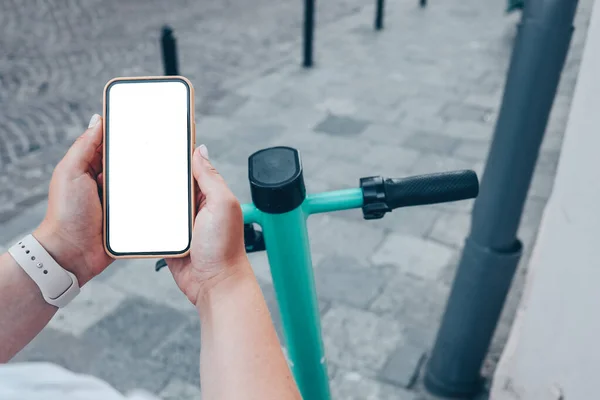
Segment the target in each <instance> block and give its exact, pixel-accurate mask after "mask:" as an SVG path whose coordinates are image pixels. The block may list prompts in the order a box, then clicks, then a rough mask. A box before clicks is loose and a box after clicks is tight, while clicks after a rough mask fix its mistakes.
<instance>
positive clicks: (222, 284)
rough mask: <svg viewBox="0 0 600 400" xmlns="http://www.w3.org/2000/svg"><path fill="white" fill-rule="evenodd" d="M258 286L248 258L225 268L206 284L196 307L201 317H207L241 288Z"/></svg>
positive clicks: (199, 294) (199, 295)
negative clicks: (213, 309)
mask: <svg viewBox="0 0 600 400" xmlns="http://www.w3.org/2000/svg"><path fill="white" fill-rule="evenodd" d="M248 283H251V284H252V283H253V284H258V282H257V281H256V277H255V276H254V272H253V271H252V267H251V266H250V262H249V261H248V259H247V258H246V259H245V260H240V261H239V262H236V263H234V264H231V265H229V266H227V267H225V268H223V272H222V273H220V274H219V275H217V276H215V277H214V278H213V279H211V280H210V281H207V282H205V283H204V285H203V288H202V290H200V291H198V296H197V298H196V302H195V306H196V309H197V310H198V312H199V313H200V317H201V318H202V317H203V315H207V314H208V313H209V312H210V309H212V308H213V307H214V306H215V305H216V304H218V303H220V302H222V301H223V300H224V299H228V298H230V296H231V294H232V293H233V292H235V291H236V290H237V289H238V288H239V287H243V286H246V285H247V284H248Z"/></svg>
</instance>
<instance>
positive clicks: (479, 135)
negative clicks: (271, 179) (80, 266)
mask: <svg viewBox="0 0 600 400" xmlns="http://www.w3.org/2000/svg"><path fill="white" fill-rule="evenodd" d="M318 3H319V9H318V21H317V22H318V29H317V35H316V66H315V68H314V69H312V70H310V71H306V70H302V69H301V68H299V63H300V61H299V57H298V55H299V54H300V43H299V39H300V25H301V20H300V18H301V15H302V9H301V4H300V2H298V1H291V0H283V1H278V2H270V1H266V0H255V1H252V2H245V1H241V0H239V1H234V0H223V1H218V2H203V1H191V0H178V1H171V2H167V1H159V0H144V1H142V0H138V1H132V0H129V1H127V2H123V1H117V0H108V1H107V0H105V1H100V0H93V1H92V0H87V1H83V0H62V1H49V0H48V1H42V0H37V1H28V2H23V1H17V0H13V1H3V2H0V49H2V52H1V53H0V223H2V227H3V229H2V230H1V231H0V244H2V243H3V244H8V243H9V242H10V241H11V240H12V239H13V238H15V237H17V236H19V235H20V234H21V233H24V232H27V231H29V230H30V229H31V228H32V227H33V226H35V224H37V223H38V222H39V220H40V219H41V217H42V216H43V213H44V210H45V203H44V199H45V197H46V194H47V182H48V180H49V176H50V173H51V171H52V167H53V165H54V164H55V163H56V162H57V160H58V159H59V158H60V157H61V156H62V154H64V151H65V150H66V148H67V147H68V146H69V144H70V143H71V142H72V140H73V139H74V138H75V137H76V136H77V135H78V134H79V133H80V132H81V131H82V129H83V127H84V125H85V123H86V122H87V119H88V118H89V117H90V116H91V114H92V113H93V112H99V111H100V110H101V93H102V87H103V85H104V83H105V82H106V81H107V80H109V79H110V78H112V77H114V76H122V75H145V74H151V75H156V74H160V73H161V64H160V58H159V49H158V45H157V43H158V34H159V29H160V26H161V25H162V24H164V23H170V24H172V25H173V26H174V28H175V32H176V36H177V37H178V41H179V44H180V48H179V51H180V54H181V70H182V73H183V74H184V75H186V76H188V77H189V78H190V79H191V80H192V82H193V83H194V85H195V87H196V93H197V99H196V100H197V102H196V104H197V113H198V121H197V123H198V130H197V131H198V139H197V142H198V143H206V144H207V145H208V147H209V150H210V152H211V157H212V158H213V159H214V160H215V161H214V162H215V165H216V167H217V168H218V169H219V170H220V171H221V173H222V174H223V175H224V177H225V178H226V180H227V181H228V182H229V184H230V186H231V188H232V189H233V191H234V192H235V193H236V195H238V196H239V198H240V200H241V201H242V202H246V201H249V193H248V185H247V182H246V158H247V156H248V155H249V154H251V153H252V152H253V151H255V150H257V149H260V148H263V147H265V146H271V145H277V144H284V145H291V146H294V147H297V148H298V149H299V150H301V152H302V156H303V161H304V166H305V177H306V180H307V186H308V189H309V191H321V190H327V189H337V188H343V187H355V186H356V185H357V184H358V178H359V177H361V176H366V175H369V174H381V175H387V176H403V175H408V174H416V173H424V172H434V171H443V170H449V169H456V168H473V169H475V170H476V171H477V172H478V173H479V174H481V172H482V169H483V165H484V162H485V158H486V153H487V149H488V147H489V144H490V139H491V134H492V132H493V127H494V123H495V120H496V116H497V114H498V108H499V103H500V100H501V95H502V88H503V83H504V77H505V72H506V67H507V63H508V60H509V56H510V51H511V45H512V39H513V38H514V35H515V30H516V24H517V21H518V16H517V15H516V14H515V15H508V16H507V15H506V14H504V12H503V7H504V6H505V4H504V3H503V2H502V1H488V2H483V1H477V0H465V1H444V2H431V3H432V4H431V5H430V6H429V8H428V9H425V10H422V9H419V8H418V6H417V1H415V0H389V1H388V4H387V15H386V28H385V30H384V31H382V32H374V31H373V30H372V27H371V24H372V19H373V5H372V4H370V3H372V2H367V3H368V4H366V3H365V2H363V1H359V0H336V1H326V2H325V1H324V2H318ZM591 4H592V0H581V1H580V7H579V8H580V10H579V13H578V16H577V21H576V31H575V36H574V38H573V46H572V50H571V53H570V56H569V59H568V61H567V64H566V67H565V72H564V74H563V78H562V81H561V87H560V90H559V93H558V96H557V98H556V102H555V106H554V110H553V113H552V116H551V122H550V125H549V128H548V131H547V136H546V139H545V141H544V144H543V149H542V152H541V154H540V160H539V163H538V167H537V170H536V174H535V177H534V180H533V183H532V187H531V191H530V196H529V199H528V202H527V205H526V209H525V214H524V217H523V221H522V228H521V231H520V237H521V238H522V240H523V241H524V243H525V246H526V249H527V250H529V249H531V246H532V244H533V240H534V238H535V233H536V229H537V226H538V223H539V220H540V218H541V214H542V211H543V208H544V205H545V202H546V200H547V198H548V196H549V194H550V191H551V188H552V183H553V177H554V173H555V169H556V164H557V162H558V157H559V152H560V146H561V141H562V134H563V130H564V127H565V124H566V119H567V116H568V110H569V105H570V100H571V95H572V91H573V88H574V83H575V80H576V77H577V70H578V66H579V61H580V57H581V53H582V47H583V43H584V41H585V30H586V27H587V22H588V17H589V10H590V8H591ZM471 205H472V202H469V201H467V202H461V203H454V204H448V205H440V206H428V207H420V208H412V209H402V210H397V211H394V212H393V213H392V214H389V215H388V216H387V217H386V218H385V219H383V220H380V221H369V222H366V221H362V219H361V215H360V212H358V211H352V212H350V211H347V212H340V213H337V214H330V215H320V216H314V217H311V220H310V222H309V224H310V234H311V242H312V249H313V258H314V262H315V274H316V280H317V288H318V293H319V297H320V300H321V302H322V307H321V310H322V321H323V332H324V340H325V346H326V351H327V358H328V361H329V369H330V375H331V385H332V391H333V393H334V396H335V398H340V399H367V398H369V399H417V398H422V396H425V395H424V394H422V388H421V386H420V383H419V380H418V379H416V383H415V378H416V377H417V375H418V370H419V367H420V366H422V364H423V361H424V357H425V354H426V353H427V351H428V349H429V348H430V346H431V344H432V340H433V338H434V335H435V333H436V329H437V325H438V322H439V318H440V316H441V313H442V312H443V306H444V304H445V301H446V297H447V294H448V288H449V285H450V284H451V281H452V278H453V272H454V267H455V265H456V261H457V257H458V255H459V252H460V247H461V243H462V241H463V239H464V237H465V236H466V234H467V230H468V226H469V219H470V208H471ZM527 253H528V251H526V254H527ZM250 257H251V262H252V264H253V266H254V268H255V271H256V274H257V276H258V278H259V280H260V281H261V284H262V287H263V290H264V293H265V296H266V298H267V300H268V303H269V306H270V307H271V309H272V313H273V317H274V320H275V322H276V325H277V327H278V329H280V324H279V318H278V315H277V309H276V303H275V299H274V293H273V288H272V285H271V278H270V275H269V270H268V263H267V260H266V255H265V254H264V253H257V254H252V255H251V256H250ZM526 261H527V257H524V260H523V263H522V268H521V269H520V272H519V274H518V276H517V278H516V282H515V285H514V289H513V291H512V293H511V296H510V299H509V302H508V306H507V307H506V310H505V313H504V316H503V319H502V322H501V324H500V327H499V329H498V333H497V335H496V338H495V341H494V344H493V345H492V349H491V352H490V356H489V357H488V362H487V364H486V370H485V371H486V374H487V375H488V376H489V375H490V373H491V371H492V369H493V366H494V365H495V361H496V359H497V358H498V356H499V354H500V352H501V349H502V346H503V344H504V341H505V339H506V336H507V333H508V329H509V327H510V322H511V321H512V316H513V314H514V310H515V307H516V303H517V301H518V298H519V294H520V290H521V286H522V279H523V275H524V272H525V270H526V268H525V267H526ZM152 264H153V263H152V262H151V261H147V260H145V261H142V260H133V261H127V262H117V263H116V265H114V266H113V267H111V268H110V269H108V270H107V271H106V272H105V273H104V274H103V275H101V276H100V277H98V278H97V279H96V280H95V281H93V282H91V283H89V284H88V285H86V287H85V290H84V291H83V292H82V294H81V295H80V296H79V297H78V298H77V299H76V300H75V301H74V303H73V304H72V305H70V306H69V307H68V308H67V309H65V310H62V311H61V312H60V313H59V314H58V315H57V317H56V318H55V319H54V320H53V321H52V322H51V324H50V326H49V327H48V328H47V329H46V330H44V331H43V332H42V333H41V334H40V335H39V336H38V338H36V339H35V340H34V341H33V342H32V343H31V345H30V346H28V347H27V348H26V349H25V350H24V351H23V352H22V353H21V354H20V355H19V356H18V357H17V360H40V359H43V360H50V361H55V362H58V363H60V364H62V365H64V366H66V367H68V368H71V369H73V370H76V371H81V372H87V373H91V374H94V375H97V376H99V377H101V378H104V379H106V380H108V381H109V382H110V383H111V384H113V385H115V386H116V387H117V388H119V389H120V390H123V391H126V390H129V389H132V388H136V387H137V388H139V387H141V388H145V389H148V390H150V391H152V392H154V393H158V394H160V395H162V396H163V397H164V398H165V399H191V398H197V397H198V384H199V378H198V356H197V354H198V352H199V343H198V334H199V330H200V327H199V325H198V322H197V317H196V316H195V315H194V310H193V309H192V308H191V306H190V305H189V304H188V303H187V301H186V300H185V299H184V297H183V296H182V295H181V294H180V293H179V291H178V290H177V289H176V287H175V285H174V283H173V281H172V279H171V278H170V276H169V274H168V273H167V272H165V271H163V272H161V273H157V274H155V273H153V272H152ZM134 282H135V283H134ZM157 294H158V295H157Z"/></svg>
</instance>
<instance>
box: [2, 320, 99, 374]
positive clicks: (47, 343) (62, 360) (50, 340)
mask: <svg viewBox="0 0 600 400" xmlns="http://www.w3.org/2000/svg"><path fill="white" fill-rule="evenodd" d="M103 350H104V346H102V344H101V343H97V342H87V341H83V340H81V339H79V338H77V337H75V336H73V335H70V334H67V333H63V332H60V331H58V330H55V329H52V328H50V327H47V328H45V329H44V330H42V331H41V332H40V333H39V334H38V335H37V336H36V337H35V339H33V340H32V341H31V342H30V343H29V344H28V345H27V346H26V347H25V348H24V349H23V350H21V351H20V352H19V353H18V354H17V355H16V356H15V357H14V358H13V359H12V360H11V362H27V361H46V362H51V363H54V364H58V365H61V366H63V367H65V368H67V369H69V370H71V371H74V372H80V373H89V372H90V367H91V365H92V364H94V363H96V362H98V359H99V358H100V355H101V353H102V351H103Z"/></svg>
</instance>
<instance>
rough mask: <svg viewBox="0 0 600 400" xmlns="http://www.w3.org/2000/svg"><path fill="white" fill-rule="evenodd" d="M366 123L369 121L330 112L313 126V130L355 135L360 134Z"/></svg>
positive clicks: (337, 134) (339, 134)
mask: <svg viewBox="0 0 600 400" xmlns="http://www.w3.org/2000/svg"><path fill="white" fill-rule="evenodd" d="M368 125H369V123H368V122H367V121H363V120H358V119H354V118H352V117H346V116H337V115H332V114H330V115H328V116H327V118H326V119H325V120H324V121H322V122H321V123H320V124H319V125H317V126H316V127H315V132H322V133H327V134H329V135H335V136H356V135H360V134H361V133H362V132H363V131H364V130H365V129H366V128H367V126H368Z"/></svg>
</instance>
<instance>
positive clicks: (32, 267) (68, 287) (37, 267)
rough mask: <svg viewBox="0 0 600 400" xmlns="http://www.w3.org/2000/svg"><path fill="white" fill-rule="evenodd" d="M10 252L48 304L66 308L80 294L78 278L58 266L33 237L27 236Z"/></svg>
mask: <svg viewBox="0 0 600 400" xmlns="http://www.w3.org/2000/svg"><path fill="white" fill-rule="evenodd" d="M8 252H9V253H10V255H11V256H12V257H13V258H14V259H15V261H16V262H17V264H19V265H20V266H21V268H23V270H24V271H25V272H26V273H27V275H29V276H30V277H31V279H33V281H34V282H35V283H36V285H38V287H39V288H40V291H41V292H42V296H44V300H46V302H47V303H48V304H52V305H53V306H56V307H64V306H66V305H67V304H69V302H70V301H71V300H73V299H74V298H75V296H77V295H78V294H79V282H77V277H75V275H74V274H72V273H71V272H69V271H67V270H66V269H64V268H63V267H61V266H60V265H58V263H57V262H56V261H55V260H54V259H53V258H52V256H50V254H48V252H47V251H46V249H44V248H43V247H42V245H41V244H40V243H39V242H38V241H37V239H36V238H34V237H33V235H27V236H25V237H24V238H23V239H22V240H21V241H19V243H17V244H15V245H14V246H12V247H11V248H10V249H8Z"/></svg>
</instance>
